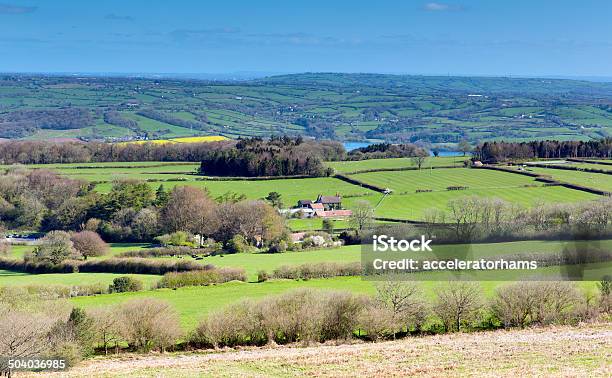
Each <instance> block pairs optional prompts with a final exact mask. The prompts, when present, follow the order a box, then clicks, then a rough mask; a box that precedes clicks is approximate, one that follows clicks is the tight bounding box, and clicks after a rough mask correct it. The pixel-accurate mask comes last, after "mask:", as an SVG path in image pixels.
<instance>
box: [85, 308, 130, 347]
mask: <svg viewBox="0 0 612 378" xmlns="http://www.w3.org/2000/svg"><path fill="white" fill-rule="evenodd" d="M117 311H118V310H117V308H116V307H110V306H109V307H98V308H94V309H92V310H90V311H88V313H89V316H91V318H92V319H93V321H94V328H95V330H96V334H97V338H98V340H99V342H100V344H101V345H102V346H103V347H104V354H105V355H107V354H108V347H109V346H110V345H111V343H114V344H115V348H117V347H118V345H119V342H120V341H121V340H122V339H121V323H120V321H119V317H118V316H117Z"/></svg>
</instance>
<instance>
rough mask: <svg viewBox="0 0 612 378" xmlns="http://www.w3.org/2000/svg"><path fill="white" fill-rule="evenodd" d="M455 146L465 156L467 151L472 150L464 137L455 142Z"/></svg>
mask: <svg viewBox="0 0 612 378" xmlns="http://www.w3.org/2000/svg"><path fill="white" fill-rule="evenodd" d="M457 148H458V149H459V151H461V152H463V156H465V154H467V153H468V152H471V151H472V146H470V143H469V142H468V141H467V140H465V139H463V140H461V141H460V142H459V143H457Z"/></svg>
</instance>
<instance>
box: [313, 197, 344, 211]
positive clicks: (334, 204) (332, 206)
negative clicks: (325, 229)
mask: <svg viewBox="0 0 612 378" xmlns="http://www.w3.org/2000/svg"><path fill="white" fill-rule="evenodd" d="M317 203H319V204H321V205H323V208H324V209H325V210H340V209H342V200H341V198H340V196H338V195H335V196H324V195H321V194H319V196H318V197H317V200H316V201H315V204H317Z"/></svg>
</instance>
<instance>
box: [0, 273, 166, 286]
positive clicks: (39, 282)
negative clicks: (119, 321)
mask: <svg viewBox="0 0 612 378" xmlns="http://www.w3.org/2000/svg"><path fill="white" fill-rule="evenodd" d="M124 276H130V277H134V278H137V279H139V280H140V281H142V282H143V284H144V286H145V288H151V287H154V286H152V285H155V283H157V281H159V279H160V276H155V275H150V274H115V273H57V274H27V273H17V272H10V271H6V270H0V287H2V286H30V285H33V286H43V287H45V286H54V285H60V286H85V285H97V284H102V285H110V284H111V283H112V282H113V279H115V278H117V277H124Z"/></svg>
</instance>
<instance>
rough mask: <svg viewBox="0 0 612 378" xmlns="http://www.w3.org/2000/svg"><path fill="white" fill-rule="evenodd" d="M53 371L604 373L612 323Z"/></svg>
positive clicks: (97, 362) (115, 361)
mask: <svg viewBox="0 0 612 378" xmlns="http://www.w3.org/2000/svg"><path fill="white" fill-rule="evenodd" d="M46 376H49V374H46ZM57 376H73V377H81V376H87V377H98V376H109V377H110V376H130V377H149V376H158V377H159V376H163V377H194V376H215V377H220V376H226V377H236V376H241V377H267V376H283V377H285V376H335V377H346V376H369V377H372V376H423V377H425V376H435V377H455V376H482V377H500V376H507V377H517V376H569V377H587V376H589V377H593V376H606V377H609V376H612V323H605V324H594V325H593V324H590V325H582V326H579V327H565V326H564V327H547V328H539V329H538V328H536V329H526V330H513V331H503V330H501V331H495V332H482V333H458V334H449V335H440V336H427V337H419V338H407V339H403V340H398V341H390V342H381V343H360V344H353V345H339V346H332V345H322V346H314V347H270V348H259V349H256V348H252V349H251V348H250V349H243V350H239V351H233V350H232V351H216V352H207V353H184V354H167V355H148V356H138V355H124V356H121V357H119V358H109V359H104V358H96V359H93V360H89V361H87V362H84V363H82V364H81V365H79V366H77V367H76V368H74V369H72V370H70V371H69V372H63V373H57Z"/></svg>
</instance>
